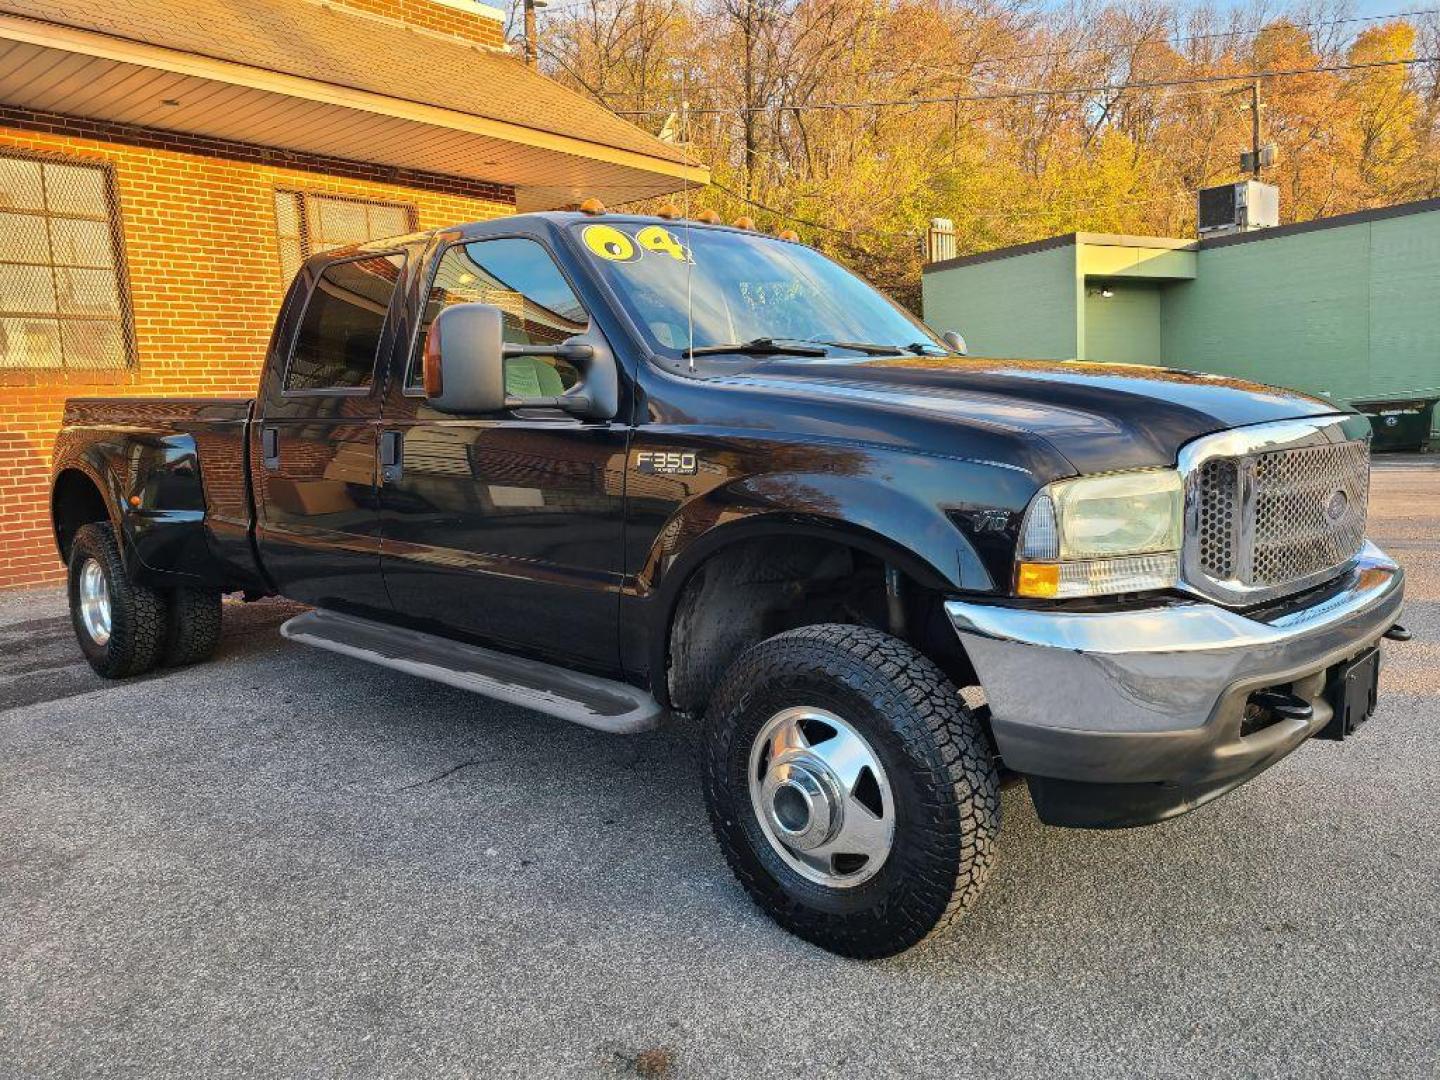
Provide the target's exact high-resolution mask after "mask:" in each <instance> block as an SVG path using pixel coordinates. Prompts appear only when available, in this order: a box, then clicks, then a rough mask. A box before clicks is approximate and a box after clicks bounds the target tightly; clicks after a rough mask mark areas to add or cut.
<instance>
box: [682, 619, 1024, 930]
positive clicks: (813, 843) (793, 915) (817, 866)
mask: <svg viewBox="0 0 1440 1080" xmlns="http://www.w3.org/2000/svg"><path fill="white" fill-rule="evenodd" d="M705 746H706V753H705V765H704V772H705V798H706V804H707V806H708V808H709V811H710V822H711V825H712V826H713V828H714V830H715V835H716V837H717V838H718V839H719V841H720V846H721V848H722V849H723V850H724V852H725V857H726V859H727V860H728V861H729V863H730V866H731V869H732V870H734V872H735V875H736V877H738V878H739V880H740V883H741V884H742V885H744V887H745V889H746V891H747V892H748V893H749V894H750V896H751V897H752V898H753V899H754V900H755V901H756V903H758V904H759V905H760V907H761V908H762V909H764V910H765V911H766V912H767V913H768V914H769V915H770V916H771V917H772V918H774V919H775V920H776V921H777V922H778V923H780V925H781V926H784V927H785V928H786V929H787V930H790V931H791V932H792V933H794V934H797V935H798V936H800V937H802V938H805V939H806V940H807V941H811V942H814V943H815V944H817V945H820V946H821V947H823V948H826V949H829V950H830V951H832V952H836V953H840V954H841V955H844V956H852V957H858V958H874V957H882V956H890V955H893V954H894V953H898V952H901V951H903V950H905V949H908V948H910V947H911V946H912V945H916V944H918V943H919V942H921V941H924V940H925V939H926V938H929V937H932V936H935V935H938V934H941V933H944V932H945V931H947V930H949V929H950V928H951V927H952V926H953V925H954V924H955V923H956V922H958V921H959V918H960V916H961V915H963V914H964V912H965V911H966V910H967V909H969V908H970V907H971V906H972V905H973V904H974V903H975V901H976V900H977V899H978V897H979V895H980V892H981V890H982V889H983V887H984V884H985V881H986V878H987V877H988V876H989V873H990V867H991V864H992V862H993V860H994V846H995V838H996V836H997V834H998V832H999V829H1000V794H999V778H998V776H997V774H996V770H995V766H994V762H993V760H992V757H991V753H990V747H989V742H988V740H987V739H986V736H985V732H984V730H983V729H982V727H981V724H980V722H979V720H978V719H977V718H976V717H975V716H974V715H973V714H972V713H971V712H970V710H969V709H967V708H966V706H965V703H964V701H963V700H962V699H961V697H960V694H959V692H958V691H957V690H956V688H955V686H954V684H952V683H951V682H950V681H949V680H948V679H947V678H946V677H945V676H944V675H943V674H942V673H941V672H940V670H939V669H938V668H937V667H935V665H934V664H933V663H931V662H930V661H929V660H928V659H926V658H925V657H924V656H923V655H921V654H920V653H918V652H916V651H915V650H914V649H912V648H911V647H910V646H909V645H907V644H905V643H904V642H902V641H900V640H898V639H896V638H893V637H890V636H889V635H887V634H882V633H880V632H879V631H876V630H870V629H866V628H864V627H855V626H842V625H821V626H809V627H804V628H802V629H799V630H792V631H790V632H788V633H784V634H780V635H778V636H776V637H773V638H770V639H769V640H768V641H763V642H761V643H760V644H758V645H755V646H754V647H752V648H751V649H749V650H747V651H746V652H745V653H744V654H742V655H741V656H740V658H739V659H738V660H736V662H735V664H734V666H733V667H731V669H730V670H729V671H728V672H726V674H725V677H724V678H723V679H722V681H721V683H720V686H719V687H718V689H717V690H716V692H715V695H714V697H713V698H712V700H711V703H710V706H709V708H708V709H707V710H706V724H705Z"/></svg>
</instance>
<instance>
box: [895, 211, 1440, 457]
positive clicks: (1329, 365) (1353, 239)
mask: <svg viewBox="0 0 1440 1080" xmlns="http://www.w3.org/2000/svg"><path fill="white" fill-rule="evenodd" d="M923 298H924V300H923V302H924V312H925V321H926V322H927V323H929V324H930V325H931V326H933V327H935V328H936V329H937V330H958V331H959V332H960V333H961V334H962V335H963V336H964V337H965V341H966V344H967V345H968V346H969V349H970V354H971V355H972V356H985V357H1033V358H1041V359H1055V360H1099V361H1105V362H1107V363H1128V364H1159V365H1164V366H1167V367H1177V368H1190V369H1194V370H1199V371H1209V372H1214V373H1216V374H1220V375H1234V376H1240V377H1243V378H1247V379H1253V380H1255V381H1258V382H1264V383H1272V384H1275V385H1279V386H1290V387H1295V388H1296V389H1300V390H1307V391H1309V392H1311V393H1317V394H1324V395H1326V396H1329V397H1331V398H1334V399H1335V400H1336V401H1338V402H1344V403H1347V404H1354V405H1357V406H1358V407H1360V408H1362V409H1364V410H1365V411H1367V412H1390V413H1392V415H1394V414H1403V412H1404V410H1405V409H1406V408H1407V407H1408V408H1411V409H1413V407H1414V406H1413V405H1410V406H1406V405H1405V404H1404V403H1407V402H1409V403H1413V402H1417V401H1424V400H1426V399H1434V398H1440V199H1430V200H1427V201H1425V202H1417V203H1407V204H1405V205H1402V206H1392V207H1387V208H1385V209H1381V210H1366V211H1362V212H1360V213H1356V214H1346V215H1344V216H1341V217H1333V218H1322V219H1320V220H1317V221H1309V222H1304V223H1301V224H1296V225H1284V226H1280V227H1278V228H1272V229H1263V230H1259V231H1256V232H1248V233H1238V234H1235V235H1231V236H1225V237H1219V238H1214V239H1205V240H1201V241H1194V240H1175V239H1166V238H1162V237H1153V236H1112V235H1102V234H1096V233H1071V234H1069V235H1066V236H1057V237H1054V238H1053V239H1050V240H1041V241H1039V242H1037V243H1033V244H1022V245H1018V246H1016V247H1010V248H1002V249H1000V250H998V251H989V252H985V253H983V254H980V255H970V256H965V257H962V258H958V259H947V260H945V261H943V262H937V263H932V264H930V265H928V266H926V267H925V271H924V276H923ZM1367 405H1369V407H1368V408H1367V407H1366V406H1367ZM1436 413H1437V416H1436V419H1435V421H1434V423H1435V426H1436V428H1437V430H1440V409H1437V410H1436ZM1418 419H1419V418H1418V417H1413V416H1412V417H1411V418H1410V419H1408V420H1402V423H1403V424H1405V425H1406V426H1413V424H1414V423H1415V422H1416V421H1417V420H1418ZM1383 422H1385V421H1382V423H1383Z"/></svg>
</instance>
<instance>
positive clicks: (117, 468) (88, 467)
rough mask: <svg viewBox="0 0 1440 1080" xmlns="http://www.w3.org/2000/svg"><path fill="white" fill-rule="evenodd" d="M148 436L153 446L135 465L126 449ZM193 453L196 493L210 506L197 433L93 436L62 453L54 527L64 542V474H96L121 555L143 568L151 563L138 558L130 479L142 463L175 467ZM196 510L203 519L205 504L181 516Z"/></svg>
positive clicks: (53, 481) (56, 472)
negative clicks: (59, 507) (60, 507)
mask: <svg viewBox="0 0 1440 1080" xmlns="http://www.w3.org/2000/svg"><path fill="white" fill-rule="evenodd" d="M142 440H143V441H144V442H145V443H146V444H148V445H149V449H150V451H151V452H149V453H146V454H142V455H141V456H140V458H139V462H140V463H139V464H138V465H134V464H132V462H131V461H130V460H129V459H128V457H127V455H126V454H125V453H124V451H123V449H122V445H128V444H130V443H133V442H135V441H142ZM185 459H189V460H190V461H193V462H194V463H195V471H194V495H195V498H196V501H198V502H199V504H200V506H201V507H203V506H204V489H203V485H202V482H201V480H200V476H199V461H200V455H199V450H198V447H197V446H196V443H195V439H194V436H192V435H190V434H188V433H183V432H173V431H153V430H138V431H133V432H126V433H120V432H116V433H113V434H112V436H111V437H110V438H105V439H102V440H97V441H95V442H90V443H88V444H86V445H85V446H83V447H82V448H80V449H78V450H75V451H71V452H69V453H66V454H64V455H62V456H60V457H57V458H56V460H55V463H54V465H53V467H52V468H51V475H50V531H51V534H52V535H53V536H54V538H55V541H56V546H57V549H58V546H59V529H58V523H57V522H56V519H55V490H56V485H57V484H58V483H59V480H60V477H61V476H62V475H63V474H64V473H66V472H78V473H80V474H82V475H83V476H85V477H86V478H87V479H89V480H90V482H91V483H92V484H94V485H95V487H96V489H97V490H98V491H99V492H100V499H101V501H102V502H103V503H104V505H105V510H106V513H107V514H109V517H110V526H111V528H112V529H114V531H115V542H116V544H118V545H119V547H120V556H121V558H122V559H124V560H125V564H126V567H127V569H129V570H131V571H142V570H145V569H148V568H146V567H144V566H143V564H137V560H138V559H139V554H138V552H137V551H136V549H135V543H134V541H135V537H134V535H133V532H132V520H131V516H130V515H129V514H127V513H126V509H125V498H126V495H125V491H126V486H127V483H129V484H133V483H134V481H135V480H136V477H135V476H134V475H131V474H132V473H134V472H135V471H136V470H137V469H145V470H146V471H154V470H156V469H169V468H171V467H172V466H173V464H174V463H175V462H177V461H181V460H185ZM192 515H193V516H194V518H195V520H196V521H199V520H203V518H204V510H203V509H201V510H198V511H197V510H194V509H191V510H188V511H185V510H182V511H180V512H179V514H177V516H185V517H190V516H192Z"/></svg>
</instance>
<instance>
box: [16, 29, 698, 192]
mask: <svg viewBox="0 0 1440 1080" xmlns="http://www.w3.org/2000/svg"><path fill="white" fill-rule="evenodd" d="M0 103H4V104H6V105H10V106H14V107H18V108H23V109H31V110H34V111H37V112H42V113H57V114H61V115H66V116H78V117H84V118H87V119H96V120H104V121H108V122H112V123H118V124H129V125H135V126H139V127H145V128H151V129H158V130H162V131H172V132H177V133H182V134H186V135H198V136H204V137H208V138H213V139H223V140H226V141H232V142H241V143H249V144H253V145H258V146H265V147H273V148H275V149H280V150H288V151H293V152H297V153H303V154H316V155H321V156H325V157H335V158H345V159H348V160H351V161H362V162H366V163H370V164H375V165H384V166H393V167H396V168H401V169H413V170H419V171H423V172H431V173H439V174H443V175H448V176H456V177H462V178H465V179H468V180H473V181H476V182H482V183H491V184H504V185H507V186H510V187H513V188H514V189H515V193H516V205H517V208H518V209H520V210H540V209H548V208H552V207H556V206H561V205H565V204H567V203H572V202H576V201H579V200H580V199H582V198H584V197H586V196H588V195H596V196H598V197H599V198H600V199H601V200H602V201H604V202H606V203H608V204H611V205H615V204H620V203H625V202H629V201H632V200H635V199H643V198H649V197H653V196H656V195H664V194H667V193H669V192H673V191H678V190H680V189H682V188H685V187H690V186H698V185H703V184H706V183H708V182H709V179H710V174H709V170H708V169H706V168H705V167H704V166H701V165H696V164H686V163H682V162H676V161H668V160H665V159H664V158H660V157H651V156H649V155H646V154H643V153H639V152H636V151H634V150H626V149H621V148H618V147H611V146H606V145H602V144H599V143H593V142H587V141H586V140H583V139H577V138H573V137H571V136H567V135H561V134H556V133H553V132H549V131H542V130H539V129H537V128H529V127H525V126H522V125H520V124H515V123H510V122H507V121H504V120H497V119H492V118H487V117H484V116H476V115H473V114H470V113H465V112H460V111H457V110H452V109H446V108H442V107H439V106H436V105H430V104H425V103H422V102H416V101H410V100H406V99H402V98H394V97H388V96H386V95H383V94H377V93H373V92H371V91H367V90H361V89H355V88H352V87H347V86H340V85H336V84H332V83H326V82H321V81H318V80H315V79H309V78H303V77H300V76H295V75H287V74H284V73H281V72H276V71H269V70H266V69H263V68H258V67H251V66H249V65H246V64H239V63H234V62H232V61H228V60H219V59H214V58H211V57H205V56H198V55H195V54H193V53H187V52H181V51H178V50H174V49H168V48H165V47H163V46H157V45H151V44H146V43H143V42H137V41H131V40H127V39H124V38H117V37H112V36H110V35H107V34H100V33H95V32H93V31H89V30H81V29H76V28H73V27H67V26H60V25H56V24H54V23H47V22H40V21H37V20H34V19H27V18H23V17H20V16H15V15H7V14H0Z"/></svg>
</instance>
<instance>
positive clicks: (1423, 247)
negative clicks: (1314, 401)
mask: <svg viewBox="0 0 1440 1080" xmlns="http://www.w3.org/2000/svg"><path fill="white" fill-rule="evenodd" d="M1161 326H1162V344H1163V347H1164V357H1165V362H1166V363H1167V364H1170V365H1173V366H1175V367H1193V368H1199V369H1201V370H1203V371H1214V372H1217V373H1221V374H1227V375H1243V376H1245V377H1248V378H1251V379H1257V380H1259V381H1261V382H1267V383H1274V384H1276V385H1278V386H1290V387H1294V388H1296V389H1299V390H1308V391H1310V392H1312V393H1323V394H1327V395H1328V396H1330V397H1333V398H1334V399H1335V400H1336V401H1341V402H1350V401H1352V400H1354V399H1357V398H1358V399H1366V398H1376V397H1385V396H1390V395H1394V396H1407V395H1415V394H1423V393H1425V392H1426V391H1431V392H1434V393H1435V394H1436V395H1437V396H1440V212H1434V211H1431V212H1425V213H1416V214H1406V215H1404V216H1400V217H1393V218H1383V219H1380V220H1378V221H1369V222H1358V223H1355V224H1351V225H1342V226H1337V227H1334V228H1329V229H1316V230H1313V231H1310V232H1301V233H1294V234H1291V235H1288V236H1277V237H1274V238H1267V239H1264V240H1256V241H1251V242H1248V243H1242V244H1231V245H1222V246H1219V247H1209V248H1207V247H1202V248H1201V249H1200V258H1199V267H1198V272H1197V274H1196V277H1195V280H1194V281H1187V282H1177V283H1174V284H1172V285H1169V286H1168V287H1167V288H1166V289H1165V292H1164V295H1163V299H1162V310H1161Z"/></svg>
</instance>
